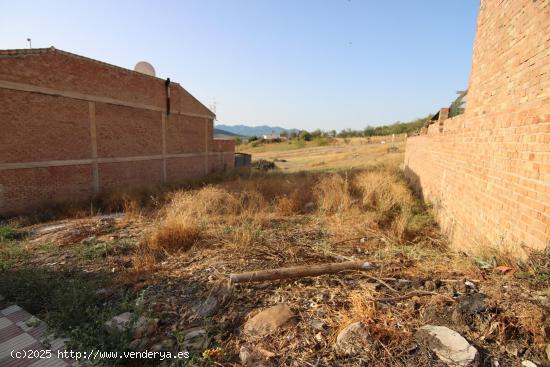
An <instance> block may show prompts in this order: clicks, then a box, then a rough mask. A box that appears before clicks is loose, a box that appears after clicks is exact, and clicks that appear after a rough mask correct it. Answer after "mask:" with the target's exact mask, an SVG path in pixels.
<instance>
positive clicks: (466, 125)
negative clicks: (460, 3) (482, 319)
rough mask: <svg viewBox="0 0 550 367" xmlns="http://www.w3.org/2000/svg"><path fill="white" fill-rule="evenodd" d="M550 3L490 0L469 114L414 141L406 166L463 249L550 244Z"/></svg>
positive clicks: (482, 14)
mask: <svg viewBox="0 0 550 367" xmlns="http://www.w3.org/2000/svg"><path fill="white" fill-rule="evenodd" d="M549 34H550V2H548V1H533V0H482V1H481V6H480V11H479V15H478V25H477V33H476V38H475V44H474V51H473V63H472V69H471V74H470V82H469V89H468V102H467V106H466V110H465V113H464V114H462V115H459V116H457V117H455V118H452V119H447V120H445V121H444V122H443V124H442V126H439V125H438V124H433V125H431V126H430V127H429V128H428V130H427V133H426V134H424V135H420V136H417V137H411V138H409V139H408V140H407V147H406V154H405V163H404V167H405V172H406V174H407V175H408V176H409V177H410V178H411V179H412V180H413V181H416V184H417V186H418V188H419V189H420V190H422V193H423V195H424V197H425V198H426V199H427V200H428V201H431V202H432V203H434V204H435V208H436V211H437V213H438V219H439V221H440V223H441V225H442V227H443V229H444V230H446V231H447V232H448V233H449V235H450V237H451V240H452V242H453V244H454V245H456V246H457V247H459V248H463V249H468V250H474V251H475V250H479V249H480V247H482V246H491V247H495V248H498V247H501V248H506V249H507V250H512V251H515V252H516V254H517V255H520V256H522V255H524V254H525V251H524V250H525V248H543V247H544V246H548V245H549V243H550V144H549V143H550V38H549V36H548V35H549Z"/></svg>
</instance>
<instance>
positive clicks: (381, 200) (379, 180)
mask: <svg viewBox="0 0 550 367" xmlns="http://www.w3.org/2000/svg"><path fill="white" fill-rule="evenodd" d="M354 184H355V186H356V187H357V188H358V190H359V191H360V193H361V195H362V205H363V207H364V208H365V210H367V211H371V212H374V213H375V214H376V221H377V222H378V223H379V224H380V225H381V226H383V227H389V228H391V230H392V232H393V234H394V235H395V237H396V238H398V239H403V237H404V235H405V233H406V231H407V228H408V224H409V222H410V220H411V218H412V216H413V207H414V204H415V200H414V198H413V196H412V193H411V191H410V190H409V188H408V187H407V186H406V184H405V182H404V181H402V180H400V179H399V176H398V175H397V174H396V172H393V170H387V169H382V170H374V171H370V172H364V173H361V174H359V175H358V176H357V177H355V180H354Z"/></svg>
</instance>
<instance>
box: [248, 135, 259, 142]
mask: <svg viewBox="0 0 550 367" xmlns="http://www.w3.org/2000/svg"><path fill="white" fill-rule="evenodd" d="M256 140H258V137H257V136H256V135H253V136H251V137H249V138H248V142H249V143H250V142H253V141H256Z"/></svg>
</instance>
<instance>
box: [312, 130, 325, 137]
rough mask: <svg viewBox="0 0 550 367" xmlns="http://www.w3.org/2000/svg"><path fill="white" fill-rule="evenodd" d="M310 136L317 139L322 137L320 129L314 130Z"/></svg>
mask: <svg viewBox="0 0 550 367" xmlns="http://www.w3.org/2000/svg"><path fill="white" fill-rule="evenodd" d="M311 136H312V137H314V138H318V137H320V136H323V132H322V131H321V130H320V129H316V130H313V131H312V132H311Z"/></svg>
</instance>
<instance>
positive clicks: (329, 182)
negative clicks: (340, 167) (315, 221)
mask: <svg viewBox="0 0 550 367" xmlns="http://www.w3.org/2000/svg"><path fill="white" fill-rule="evenodd" d="M349 186H350V185H349V181H348V178H347V177H345V178H344V177H342V176H340V175H338V174H331V175H327V176H324V177H322V178H321V180H319V182H318V183H317V184H316V185H315V187H314V189H313V191H314V195H315V198H316V200H317V204H318V207H319V209H321V210H322V211H324V212H326V213H338V212H343V211H346V210H348V209H349V208H350V207H351V204H352V202H353V200H352V197H351V195H350V191H349V189H350V187H349Z"/></svg>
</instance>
